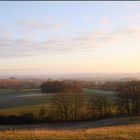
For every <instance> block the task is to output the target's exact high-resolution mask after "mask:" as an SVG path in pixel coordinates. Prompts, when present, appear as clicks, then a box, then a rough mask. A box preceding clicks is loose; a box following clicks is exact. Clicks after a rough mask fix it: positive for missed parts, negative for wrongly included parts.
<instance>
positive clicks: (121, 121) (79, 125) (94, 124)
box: [0, 117, 140, 130]
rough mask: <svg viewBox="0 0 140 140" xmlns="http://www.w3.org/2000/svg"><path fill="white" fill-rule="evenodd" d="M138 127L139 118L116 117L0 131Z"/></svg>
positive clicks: (16, 127) (2, 127) (6, 127)
mask: <svg viewBox="0 0 140 140" xmlns="http://www.w3.org/2000/svg"><path fill="white" fill-rule="evenodd" d="M131 124H138V125H140V117H116V118H108V119H102V120H98V121H82V122H67V123H47V124H32V125H31V124H29V125H27V124H26V125H1V126H0V130H5V129H36V128H37V129H42V128H45V129H62V130H63V129H65V130H66V129H67V130H73V129H86V128H99V127H106V126H117V125H119V126H120V125H131Z"/></svg>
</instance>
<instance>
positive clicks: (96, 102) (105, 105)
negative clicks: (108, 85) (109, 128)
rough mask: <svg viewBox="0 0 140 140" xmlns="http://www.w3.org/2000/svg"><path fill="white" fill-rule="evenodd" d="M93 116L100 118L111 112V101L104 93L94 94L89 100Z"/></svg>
mask: <svg viewBox="0 0 140 140" xmlns="http://www.w3.org/2000/svg"><path fill="white" fill-rule="evenodd" d="M89 110H90V112H91V115H92V118H100V117H104V116H106V115H108V114H109V113H110V102H109V100H108V98H107V97H106V96H104V95H92V96H91V98H90V100H89Z"/></svg>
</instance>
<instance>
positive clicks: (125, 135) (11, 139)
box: [0, 124, 140, 140]
mask: <svg viewBox="0 0 140 140" xmlns="http://www.w3.org/2000/svg"><path fill="white" fill-rule="evenodd" d="M27 139H29V140H47V139H72V140H74V139H75V140H77V139H92V140H139V139H140V125H139V124H135V125H124V126H111V127H101V128H91V129H78V130H50V129H31V130H22V129H17V130H4V131H0V140H27Z"/></svg>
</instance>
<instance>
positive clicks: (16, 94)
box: [0, 88, 114, 115]
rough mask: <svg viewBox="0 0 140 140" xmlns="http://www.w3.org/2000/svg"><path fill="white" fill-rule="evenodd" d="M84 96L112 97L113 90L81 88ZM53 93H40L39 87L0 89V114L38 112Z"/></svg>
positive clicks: (46, 104) (46, 103) (46, 105)
mask: <svg viewBox="0 0 140 140" xmlns="http://www.w3.org/2000/svg"><path fill="white" fill-rule="evenodd" d="M83 93H84V96H85V98H89V97H90V96H91V95H93V94H100V95H101V94H104V95H107V96H109V97H112V96H113V94H114V92H111V91H104V90H94V89H87V88H84V89H83ZM52 96H53V94H42V93H41V91H40V89H21V90H20V91H15V90H14V89H0V114H4V115H9V114H22V113H25V112H32V113H34V114H35V115H37V114H38V112H39V110H40V108H41V106H45V107H46V108H47V107H48V103H49V101H50V99H51V98H52Z"/></svg>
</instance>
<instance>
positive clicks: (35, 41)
mask: <svg viewBox="0 0 140 140" xmlns="http://www.w3.org/2000/svg"><path fill="white" fill-rule="evenodd" d="M101 21H102V23H103V24H108V23H110V20H109V19H108V18H107V17H104V18H102V19H101ZM19 23H20V24H19ZM18 24H19V25H20V26H21V28H24V29H25V30H31V31H34V30H39V31H40V32H42V33H43V35H44V36H45V37H44V38H41V39H40V35H41V34H40V32H39V34H34V36H33V37H32V36H31V37H29V36H28V35H27V37H25V36H26V35H24V36H23V35H22V34H21V32H20V31H19V30H18V29H17V30H16V34H17V35H15V32H12V31H8V32H7V31H6V32H4V31H1V32H0V58H16V57H27V56H36V55H37V56H38V55H49V54H54V53H57V54H62V53H64V54H71V53H81V52H91V51H94V50H95V49H96V48H99V47H102V46H104V45H108V44H110V43H111V44H113V43H118V42H121V41H127V39H130V38H134V39H137V40H138V38H139V36H140V26H137V27H126V28H119V29H117V30H116V31H112V30H96V31H95V30H94V31H91V32H87V33H81V34H80V33H77V34H75V33H73V34H74V36H73V34H71V35H69V36H67V35H66V36H64V35H63V34H61V31H63V30H66V29H65V27H66V26H65V24H64V23H60V24H51V23H48V22H39V21H34V20H22V21H20V22H18ZM56 29H60V33H59V34H58V35H57V36H56V37H55V36H54V37H52V36H49V35H48V33H49V32H47V30H50V31H54V30H56ZM18 35H19V36H18Z"/></svg>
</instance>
